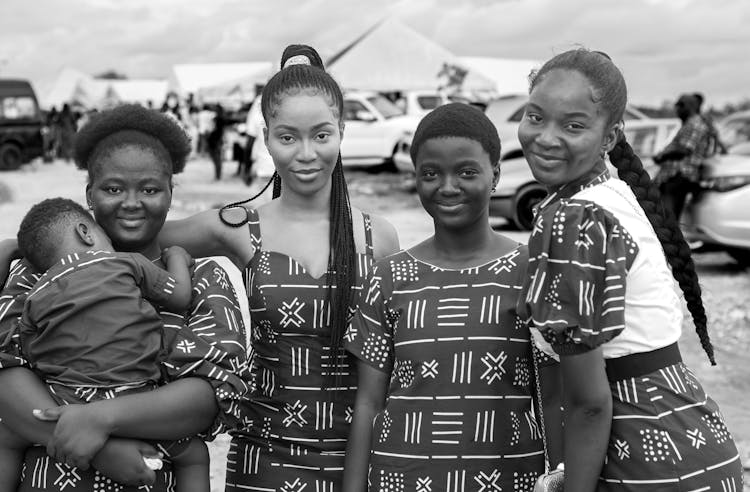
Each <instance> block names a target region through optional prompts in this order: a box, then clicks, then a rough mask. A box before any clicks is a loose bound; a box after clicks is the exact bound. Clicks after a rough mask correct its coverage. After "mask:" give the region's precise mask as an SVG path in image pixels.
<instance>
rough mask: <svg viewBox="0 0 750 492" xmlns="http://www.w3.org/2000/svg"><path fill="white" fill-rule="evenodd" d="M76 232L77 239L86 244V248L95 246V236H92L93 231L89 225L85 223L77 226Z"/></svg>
mask: <svg viewBox="0 0 750 492" xmlns="http://www.w3.org/2000/svg"><path fill="white" fill-rule="evenodd" d="M75 231H76V237H77V238H78V240H79V241H81V243H83V244H85V245H86V246H93V245H94V243H95V240H94V236H93V235H92V234H91V230H90V229H89V226H88V224H86V223H84V222H79V223H78V224H76V226H75Z"/></svg>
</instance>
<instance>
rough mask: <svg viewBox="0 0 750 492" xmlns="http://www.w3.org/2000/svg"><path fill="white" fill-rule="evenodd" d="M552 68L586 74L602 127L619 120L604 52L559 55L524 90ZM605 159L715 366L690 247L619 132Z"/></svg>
mask: <svg viewBox="0 0 750 492" xmlns="http://www.w3.org/2000/svg"><path fill="white" fill-rule="evenodd" d="M552 70H571V71H575V72H578V73H580V74H581V75H583V76H584V77H586V78H587V79H588V81H589V82H590V83H591V85H592V86H593V88H594V91H593V92H594V93H593V97H594V101H595V102H597V103H599V104H600V105H601V106H602V107H603V108H604V110H605V111H606V112H607V114H608V115H609V121H608V125H613V124H616V123H617V122H620V121H622V115H623V113H624V111H625V105H626V103H627V87H626V85H625V79H624V77H623V76H622V73H621V72H620V70H619V69H618V68H617V67H616V66H615V64H614V63H613V62H612V60H611V59H610V57H609V56H607V55H606V54H605V53H602V52H599V51H590V50H587V49H584V48H578V49H574V50H570V51H566V52H564V53H560V54H559V55H557V56H555V57H553V58H552V59H551V60H549V61H548V62H547V63H545V64H544V65H543V66H542V67H541V68H540V69H539V70H538V71H536V72H534V73H532V74H531V77H530V79H531V88H530V90H534V87H535V86H536V84H537V83H539V81H540V80H541V79H542V78H543V77H544V75H545V74H547V73H548V72H550V71H552ZM609 159H610V162H611V163H612V165H613V166H615V167H616V168H617V174H618V176H619V177H620V179H622V180H623V181H624V182H625V183H627V185H628V186H629V187H630V188H631V189H632V190H633V194H634V195H635V197H636V199H637V200H638V204H639V205H640V206H641V208H642V209H643V211H644V212H645V214H646V217H648V220H649V222H650V223H651V225H652V227H653V228H654V232H655V233H656V237H657V238H658V239H659V242H660V243H661V246H662V249H663V250H664V255H665V257H666V259H667V262H668V263H669V265H670V267H671V268H672V275H673V276H674V278H675V279H676V280H677V283H678V284H679V285H680V289H682V292H683V294H684V295H685V301H686V303H687V307H688V310H689V311H690V314H691V315H692V317H693V323H694V324H695V331H696V332H697V334H698V338H699V339H700V342H701V346H702V347H703V350H704V351H705V352H706V354H707V355H708V359H709V360H710V361H711V365H716V361H715V359H714V349H713V346H712V344H711V339H710V337H709V335H708V329H707V318H706V310H705V307H704V306H703V300H702V298H701V287H700V284H699V283H698V274H697V272H696V271H695V264H694V263H693V258H692V256H691V253H690V247H689V246H688V244H687V241H686V240H685V237H684V236H683V235H682V230H681V229H680V226H679V224H678V222H677V219H676V218H675V217H674V216H673V215H672V214H670V213H667V212H666V211H665V210H664V207H663V206H662V203H661V196H660V194H659V190H658V188H657V186H656V185H655V184H654V183H653V182H652V181H651V178H650V177H649V175H648V173H647V172H646V171H645V170H644V169H643V163H642V162H641V159H640V158H639V157H638V156H637V155H636V154H635V152H633V148H632V147H631V146H630V144H628V142H627V141H626V139H625V135H624V134H622V133H620V135H619V138H618V141H617V144H616V145H615V146H614V148H613V149H612V150H611V151H610V152H609Z"/></svg>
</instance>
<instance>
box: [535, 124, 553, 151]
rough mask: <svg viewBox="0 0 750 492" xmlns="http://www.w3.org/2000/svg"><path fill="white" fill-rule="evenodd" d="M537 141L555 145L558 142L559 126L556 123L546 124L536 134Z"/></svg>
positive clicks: (545, 144) (548, 145) (547, 145)
mask: <svg viewBox="0 0 750 492" xmlns="http://www.w3.org/2000/svg"><path fill="white" fill-rule="evenodd" d="M536 143H537V144H539V145H541V146H544V147H553V146H554V145H556V144H557V143H558V135H557V128H556V127H555V126H554V125H550V124H547V125H544V126H543V127H542V128H540V129H539V133H537V135H536Z"/></svg>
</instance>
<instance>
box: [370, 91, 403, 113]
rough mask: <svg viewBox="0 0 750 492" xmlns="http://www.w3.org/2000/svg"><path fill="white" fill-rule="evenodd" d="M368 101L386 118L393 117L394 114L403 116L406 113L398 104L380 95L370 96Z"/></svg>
mask: <svg viewBox="0 0 750 492" xmlns="http://www.w3.org/2000/svg"><path fill="white" fill-rule="evenodd" d="M367 102H369V103H370V104H372V105H373V106H375V109H377V110H378V111H379V112H380V114H382V115H383V117H384V118H393V117H394V116H401V115H402V114H404V113H403V111H401V109H400V108H399V107H398V106H396V105H395V104H393V103H392V102H391V101H389V100H388V99H386V98H385V97H383V96H380V95H377V96H370V97H368V98H367Z"/></svg>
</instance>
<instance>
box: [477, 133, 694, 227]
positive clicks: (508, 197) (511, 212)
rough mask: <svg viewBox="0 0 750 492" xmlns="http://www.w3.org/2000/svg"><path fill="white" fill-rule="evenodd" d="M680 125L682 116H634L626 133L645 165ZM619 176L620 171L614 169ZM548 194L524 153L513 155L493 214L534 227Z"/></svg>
mask: <svg viewBox="0 0 750 492" xmlns="http://www.w3.org/2000/svg"><path fill="white" fill-rule="evenodd" d="M679 127H680V120H678V119H672V118H669V119H666V118H665V119H642V120H631V121H629V122H627V123H626V124H625V136H626V138H627V139H628V141H629V142H630V145H631V146H632V147H633V150H634V151H635V153H636V154H638V156H640V157H641V159H642V160H643V161H644V165H646V166H649V167H651V169H652V172H653V169H654V168H653V166H654V165H653V162H652V161H651V160H650V158H651V156H653V155H654V154H656V153H657V152H658V151H659V150H661V149H662V148H663V147H664V146H665V145H666V144H667V142H669V140H670V139H671V138H672V137H673V136H674V134H675V133H676V132H677V130H678V129H679ZM611 171H612V172H613V174H614V175H615V176H616V175H617V171H616V170H615V169H611ZM545 196H547V189H546V188H545V187H544V186H542V185H541V184H540V183H538V182H537V181H536V180H535V179H534V176H533V175H532V174H531V169H530V168H529V165H528V164H527V162H526V159H525V158H524V157H523V153H522V154H521V155H520V156H518V157H512V158H509V159H507V160H504V161H502V162H501V167H500V181H499V182H498V185H497V189H496V190H495V192H494V193H493V194H492V199H491V200H490V214H491V215H492V216H495V217H503V218H506V219H508V220H510V221H511V222H513V224H515V225H516V227H518V228H519V229H522V230H530V229H531V226H532V223H533V219H534V207H535V206H536V204H537V203H539V202H540V201H542V200H543V199H544V197H545Z"/></svg>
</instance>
